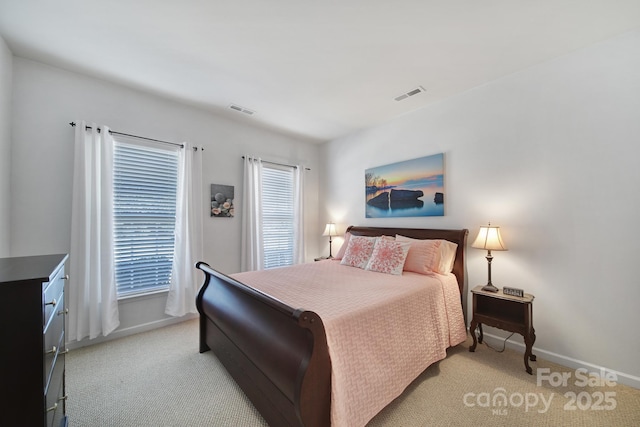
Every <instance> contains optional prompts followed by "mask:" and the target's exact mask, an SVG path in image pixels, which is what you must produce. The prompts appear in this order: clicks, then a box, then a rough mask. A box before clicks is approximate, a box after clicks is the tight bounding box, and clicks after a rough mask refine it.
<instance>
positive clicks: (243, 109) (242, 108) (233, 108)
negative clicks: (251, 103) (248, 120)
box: [229, 104, 256, 116]
mask: <svg viewBox="0 0 640 427" xmlns="http://www.w3.org/2000/svg"><path fill="white" fill-rule="evenodd" d="M229 108H230V109H231V110H234V111H238V112H240V113H245V114H248V115H250V116H252V115H254V114H255V113H256V112H255V111H251V110H249V109H248V108H244V107H241V106H239V105H236V104H231V105H229Z"/></svg>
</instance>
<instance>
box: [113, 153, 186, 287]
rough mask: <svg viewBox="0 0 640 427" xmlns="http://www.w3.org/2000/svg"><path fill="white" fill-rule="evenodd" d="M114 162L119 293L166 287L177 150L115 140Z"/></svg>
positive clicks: (176, 173) (174, 216)
mask: <svg viewBox="0 0 640 427" xmlns="http://www.w3.org/2000/svg"><path fill="white" fill-rule="evenodd" d="M113 167H114V178H113V179H114V189H113V193H114V194H113V196H114V234H115V254H114V256H115V272H116V287H117V292H118V296H119V297H123V296H128V295H132V294H139V293H146V292H152V291H157V290H166V289H168V288H169V283H170V280H171V268H172V263H173V253H174V242H175V239H174V232H175V222H176V197H177V183H178V152H177V151H172V150H162V149H157V148H151V147H148V146H144V145H133V144H129V143H124V142H121V141H116V142H115V147H114V166H113Z"/></svg>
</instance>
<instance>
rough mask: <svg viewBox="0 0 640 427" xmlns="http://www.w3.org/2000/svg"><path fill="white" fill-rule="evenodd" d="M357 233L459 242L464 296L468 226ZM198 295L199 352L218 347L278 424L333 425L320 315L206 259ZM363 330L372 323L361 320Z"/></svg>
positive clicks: (359, 231) (355, 230) (458, 272)
mask: <svg viewBox="0 0 640 427" xmlns="http://www.w3.org/2000/svg"><path fill="white" fill-rule="evenodd" d="M347 231H348V232H350V233H351V234H352V235H358V236H380V235H389V236H394V235H396V234H401V235H404V236H407V237H412V238H416V239H444V240H448V241H451V242H453V243H456V244H457V245H458V247H457V252H456V258H455V261H454V265H453V271H452V272H453V274H454V275H455V276H456V278H457V281H458V286H459V289H460V295H461V301H462V296H463V295H465V293H464V288H465V283H466V281H465V272H466V266H465V261H464V255H465V246H466V239H467V234H468V230H466V229H461V230H437V229H412V228H377V227H357V226H351V227H349V228H348V230H347ZM196 267H197V268H199V269H200V270H202V271H203V272H204V274H205V279H204V284H203V286H202V288H201V289H200V292H199V294H198V296H197V299H196V306H197V308H198V311H199V313H200V352H201V353H202V352H205V351H208V350H213V352H214V353H215V354H216V356H217V357H218V359H219V360H220V361H221V363H222V364H223V365H224V366H225V368H226V369H227V370H228V372H229V373H230V374H231V376H232V377H233V378H234V379H235V381H236V382H237V384H238V385H239V386H240V387H241V388H242V390H243V391H244V392H245V394H246V395H247V397H248V398H249V399H250V400H251V402H252V403H253V404H254V406H255V407H256V408H257V409H258V411H259V412H260V413H261V414H262V416H263V417H264V418H265V420H266V421H267V422H268V423H269V424H270V425H272V426H329V425H330V424H331V421H330V413H331V359H330V357H329V350H328V347H327V339H326V335H325V328H324V325H323V322H322V320H321V319H320V317H319V316H318V315H317V314H316V313H314V312H312V311H308V310H305V309H304V308H300V307H290V306H288V305H287V304H284V303H283V302H281V301H279V300H277V299H275V298H273V297H271V296H269V295H267V294H265V293H262V292H260V291H258V290H256V289H254V288H252V287H250V286H247V285H245V284H243V283H241V282H239V281H237V280H235V279H233V278H231V277H229V276H227V275H224V274H222V273H220V272H218V271H216V270H214V269H212V268H211V267H209V265H207V264H206V263H203V262H198V263H197V264H196ZM362 327H363V328H365V327H366V325H362Z"/></svg>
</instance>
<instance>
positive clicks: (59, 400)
mask: <svg viewBox="0 0 640 427" xmlns="http://www.w3.org/2000/svg"><path fill="white" fill-rule="evenodd" d="M68 397H69V395H67V394H65V395H64V396H62V397H61V398H60V399H58V402H61V401H63V400H67V398H68Z"/></svg>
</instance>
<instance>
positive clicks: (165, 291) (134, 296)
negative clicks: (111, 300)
mask: <svg viewBox="0 0 640 427" xmlns="http://www.w3.org/2000/svg"><path fill="white" fill-rule="evenodd" d="M168 293H169V289H158V290H157V291H149V292H144V293H139V294H130V295H123V296H119V297H118V302H121V301H122V302H129V301H137V300H142V299H147V298H155V297H157V296H158V295H159V294H168Z"/></svg>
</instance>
